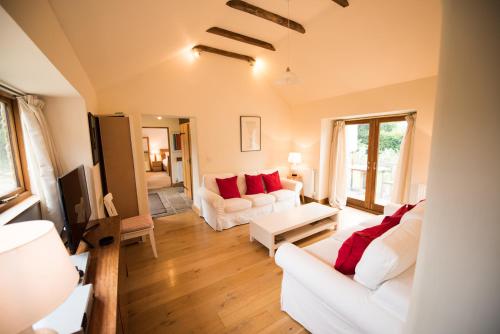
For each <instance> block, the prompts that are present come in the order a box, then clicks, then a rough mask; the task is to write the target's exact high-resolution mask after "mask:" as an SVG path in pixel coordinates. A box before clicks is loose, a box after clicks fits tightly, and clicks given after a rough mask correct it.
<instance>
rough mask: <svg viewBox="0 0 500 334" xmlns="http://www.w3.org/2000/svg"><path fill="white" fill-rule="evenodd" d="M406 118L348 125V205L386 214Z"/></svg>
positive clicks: (357, 122)
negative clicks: (384, 211) (385, 206)
mask: <svg viewBox="0 0 500 334" xmlns="http://www.w3.org/2000/svg"><path fill="white" fill-rule="evenodd" d="M406 127H407V122H406V121H405V118H404V116H395V117H381V118H370V119H361V120H351V121H346V151H347V152H346V153H347V154H346V158H347V204H348V205H349V206H352V207H355V208H360V209H364V210H368V211H373V212H377V213H379V212H383V210H384V205H386V204H387V203H389V202H390V200H391V194H392V189H393V185H394V178H395V172H396V166H397V164H398V160H399V152H400V147H401V142H402V140H403V137H404V134H405V132H406Z"/></svg>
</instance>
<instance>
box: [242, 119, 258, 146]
mask: <svg viewBox="0 0 500 334" xmlns="http://www.w3.org/2000/svg"><path fill="white" fill-rule="evenodd" d="M261 139H262V135H261V122H260V116H240V143H241V152H251V151H260V150H261V149H262V146H261Z"/></svg>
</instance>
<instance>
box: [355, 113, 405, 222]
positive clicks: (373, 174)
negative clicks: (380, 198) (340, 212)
mask: <svg viewBox="0 0 500 334" xmlns="http://www.w3.org/2000/svg"><path fill="white" fill-rule="evenodd" d="M405 116H406V114H405V115H389V116H379V117H368V118H360V119H353V120H346V121H345V125H346V126H347V125H354V124H368V125H369V130H368V131H369V132H368V161H367V167H366V168H367V171H366V184H365V200H364V201H362V200H359V199H356V198H351V197H347V206H350V207H353V208H356V209H360V210H364V211H368V212H372V213H376V214H380V213H382V212H384V207H383V206H382V205H379V204H376V203H375V196H376V190H377V189H376V188H377V163H378V147H379V138H380V131H379V130H380V123H388V122H400V121H404V120H405Z"/></svg>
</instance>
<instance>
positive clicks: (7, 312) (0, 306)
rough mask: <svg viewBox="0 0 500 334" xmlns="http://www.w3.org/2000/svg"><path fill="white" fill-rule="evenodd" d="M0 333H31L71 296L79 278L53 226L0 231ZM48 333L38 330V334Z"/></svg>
mask: <svg viewBox="0 0 500 334" xmlns="http://www.w3.org/2000/svg"><path fill="white" fill-rule="evenodd" d="M0 268H1V274H0V296H1V297H0V333H5V334H10V333H20V332H22V333H31V332H33V330H32V327H31V326H32V325H33V324H34V323H35V322H37V321H38V320H40V319H42V318H44V317H45V316H47V315H48V314H49V313H51V312H52V311H53V310H54V309H56V308H57V307H58V306H59V305H60V304H62V303H63V302H64V301H65V300H66V298H67V297H68V296H69V295H70V294H71V293H72V292H73V290H74V289H75V287H76V286H77V284H78V279H79V275H78V272H77V271H76V269H75V267H74V266H73V264H72V263H71V260H70V258H69V255H68V252H67V251H66V248H65V247H64V244H63V243H62V241H61V239H60V238H59V235H58V233H57V231H56V229H55V227H54V224H53V223H52V222H49V221H44V220H36V221H29V222H24V223H15V224H11V225H6V226H3V227H0ZM39 332H41V333H50V332H52V331H50V329H48V330H40V331H37V333H39Z"/></svg>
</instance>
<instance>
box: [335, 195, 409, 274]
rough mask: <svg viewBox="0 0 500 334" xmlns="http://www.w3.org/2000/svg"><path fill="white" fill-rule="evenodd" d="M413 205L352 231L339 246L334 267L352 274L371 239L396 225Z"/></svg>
mask: <svg viewBox="0 0 500 334" xmlns="http://www.w3.org/2000/svg"><path fill="white" fill-rule="evenodd" d="M414 206H415V205H410V204H407V205H403V206H402V207H401V208H399V209H398V211H396V212H395V213H394V214H393V215H392V216H386V217H384V219H383V220H382V223H380V224H379V225H375V226H372V227H368V228H365V229H364V230H361V231H356V232H354V233H353V234H352V235H351V236H350V237H349V238H348V239H347V240H346V241H344V243H343V244H342V246H341V247H340V249H339V254H338V256H337V261H335V269H337V270H338V271H340V272H341V273H343V274H344V275H354V272H355V269H356V265H357V264H358V262H359V260H361V257H362V256H363V253H364V252H365V249H366V248H367V247H368V245H369V244H370V243H371V242H372V241H373V240H375V239H376V238H378V237H379V236H381V235H382V234H384V233H385V232H387V231H388V230H390V229H391V228H393V227H394V226H396V225H398V224H399V222H400V221H401V217H403V215H404V214H405V213H406V212H408V211H410V210H411V209H413V207H414Z"/></svg>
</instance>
